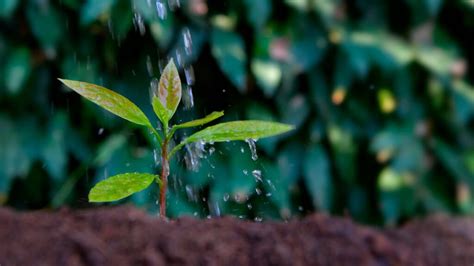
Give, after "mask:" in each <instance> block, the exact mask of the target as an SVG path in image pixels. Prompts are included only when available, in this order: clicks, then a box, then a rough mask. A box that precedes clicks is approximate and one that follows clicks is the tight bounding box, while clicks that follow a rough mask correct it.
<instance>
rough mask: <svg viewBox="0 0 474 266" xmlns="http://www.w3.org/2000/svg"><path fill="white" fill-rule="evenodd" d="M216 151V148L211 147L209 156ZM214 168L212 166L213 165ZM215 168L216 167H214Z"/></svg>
mask: <svg viewBox="0 0 474 266" xmlns="http://www.w3.org/2000/svg"><path fill="white" fill-rule="evenodd" d="M215 151H216V148H214V147H210V148H209V155H212V154H213V153H214V152H215ZM211 166H212V165H211ZM213 168H214V167H213Z"/></svg>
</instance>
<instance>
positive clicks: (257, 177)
mask: <svg viewBox="0 0 474 266" xmlns="http://www.w3.org/2000/svg"><path fill="white" fill-rule="evenodd" d="M252 175H253V177H255V182H262V171H260V170H258V169H255V170H253V171H252Z"/></svg>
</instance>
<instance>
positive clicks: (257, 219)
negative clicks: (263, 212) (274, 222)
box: [253, 216, 263, 223]
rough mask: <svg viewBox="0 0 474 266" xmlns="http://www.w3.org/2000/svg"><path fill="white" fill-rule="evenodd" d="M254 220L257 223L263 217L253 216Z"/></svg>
mask: <svg viewBox="0 0 474 266" xmlns="http://www.w3.org/2000/svg"><path fill="white" fill-rule="evenodd" d="M253 220H254V221H255V222H257V223H260V222H261V221H263V218H262V217H258V216H257V217H255V219H253Z"/></svg>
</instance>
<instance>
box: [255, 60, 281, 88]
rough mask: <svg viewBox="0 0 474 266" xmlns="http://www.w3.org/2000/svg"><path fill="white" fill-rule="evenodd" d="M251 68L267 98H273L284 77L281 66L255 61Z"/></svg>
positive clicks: (271, 62) (266, 61)
mask: <svg viewBox="0 0 474 266" xmlns="http://www.w3.org/2000/svg"><path fill="white" fill-rule="evenodd" d="M251 68H252V73H253V74H254V75H255V79H256V80H257V83H258V85H260V87H262V89H263V92H264V93H265V95H266V96H267V97H270V96H273V94H274V93H275V90H276V88H277V87H278V85H279V84H280V81H281V77H282V71H281V69H280V66H279V65H278V64H277V63H276V62H273V61H270V60H262V59H254V60H252V66H251Z"/></svg>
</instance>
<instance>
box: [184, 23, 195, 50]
mask: <svg viewBox="0 0 474 266" xmlns="http://www.w3.org/2000/svg"><path fill="white" fill-rule="evenodd" d="M182 34H183V41H184V50H185V51H186V54H187V55H191V54H192V53H193V40H192V38H191V32H190V31H189V28H187V27H186V28H184V29H183V32H182Z"/></svg>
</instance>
